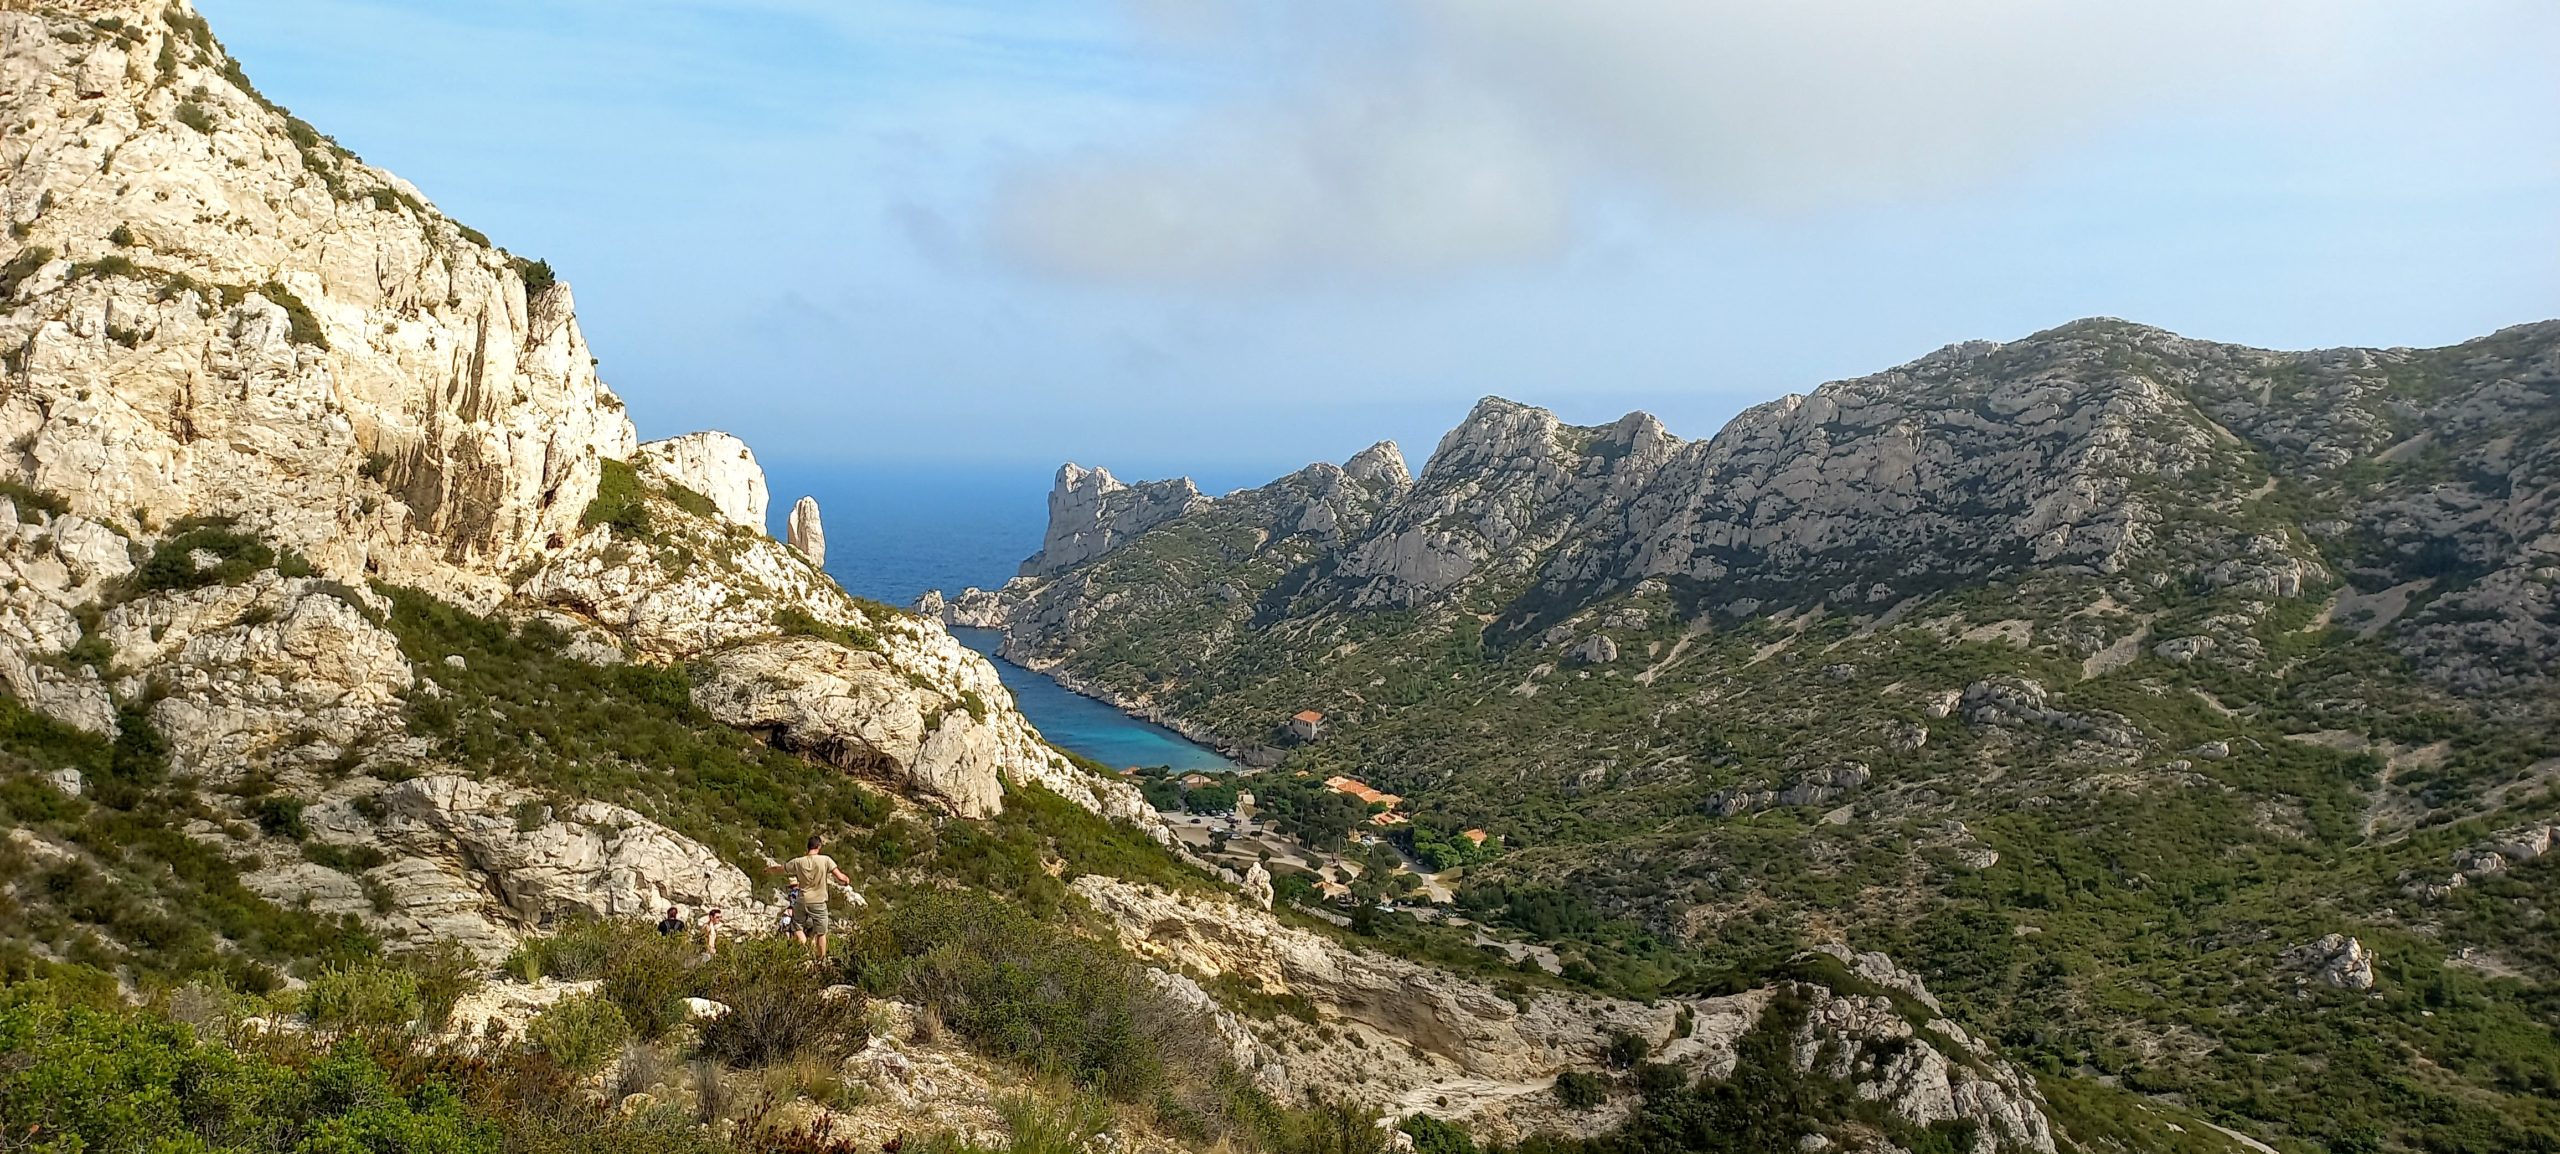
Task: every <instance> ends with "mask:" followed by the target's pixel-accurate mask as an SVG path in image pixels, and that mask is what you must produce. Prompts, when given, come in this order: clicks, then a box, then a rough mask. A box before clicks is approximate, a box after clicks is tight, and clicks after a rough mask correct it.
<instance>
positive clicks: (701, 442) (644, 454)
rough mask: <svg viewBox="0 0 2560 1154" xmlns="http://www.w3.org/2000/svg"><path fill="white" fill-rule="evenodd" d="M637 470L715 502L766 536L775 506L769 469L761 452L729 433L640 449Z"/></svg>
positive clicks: (692, 435) (683, 438)
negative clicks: (769, 508) (759, 458)
mask: <svg viewBox="0 0 2560 1154" xmlns="http://www.w3.org/2000/svg"><path fill="white" fill-rule="evenodd" d="M632 461H633V462H634V463H635V464H639V465H643V466H646V467H648V468H652V469H655V470H657V471H658V472H660V473H661V474H663V475H664V476H666V477H667V478H668V479H669V480H672V481H674V482H676V483H677V484H680V485H683V486H684V487H685V488H688V489H691V490H693V491H694V492H696V493H700V494H702V495H703V496H705V497H709V498H711V503H712V504H713V505H714V506H717V507H718V508H719V510H720V515H721V516H723V517H726V518H728V519H729V520H731V521H734V522H736V523H738V524H740V525H744V526H746V527H747V528H749V529H753V530H755V531H757V532H759V533H761V532H763V531H764V513H765V506H766V505H767V504H768V503H769V502H770V501H771V499H772V498H771V495H770V494H769V493H767V492H766V489H765V483H764V466H762V465H758V464H756V454H755V450H753V449H749V448H748V447H747V443H746V442H745V441H741V440H739V439H737V438H736V437H732V436H730V435H729V434H727V433H719V432H710V433H686V434H685V435H683V436H681V437H669V438H667V439H666V440H663V441H651V442H649V443H648V444H645V445H642V446H640V449H639V451H638V452H637V453H636V454H634V455H633V457H632Z"/></svg>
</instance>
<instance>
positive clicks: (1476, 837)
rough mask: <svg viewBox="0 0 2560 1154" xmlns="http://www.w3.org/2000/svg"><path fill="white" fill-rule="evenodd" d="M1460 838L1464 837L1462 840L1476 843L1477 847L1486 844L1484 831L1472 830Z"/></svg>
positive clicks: (1460, 835)
mask: <svg viewBox="0 0 2560 1154" xmlns="http://www.w3.org/2000/svg"><path fill="white" fill-rule="evenodd" d="M1458 836H1459V837H1462V838H1465V839H1467V840H1468V841H1471V842H1474V843H1476V844H1477V845H1483V844H1484V839H1485V832H1484V831H1483V830H1480V829H1471V830H1468V831H1466V832H1465V833H1462V834H1459V835H1458Z"/></svg>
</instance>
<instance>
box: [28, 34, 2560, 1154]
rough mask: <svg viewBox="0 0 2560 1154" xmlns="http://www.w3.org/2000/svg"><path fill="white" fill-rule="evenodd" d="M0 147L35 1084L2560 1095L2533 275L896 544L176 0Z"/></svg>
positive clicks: (454, 1096) (945, 1130)
mask: <svg viewBox="0 0 2560 1154" xmlns="http://www.w3.org/2000/svg"><path fill="white" fill-rule="evenodd" d="M0 128H5V134H4V135H0V153H5V157H6V162H7V172H8V183H7V187H6V190H5V194H0V195H4V196H5V205H0V207H5V212H6V215H7V219H8V223H9V238H8V239H7V240H6V241H5V242H0V253H5V263H0V350H5V354H6V362H5V373H0V437H5V442H6V449H5V452H0V530H5V532H0V573H5V577H6V582H5V588H6V597H5V599H0V825H5V827H6V831H7V832H6V836H5V839H0V981H5V985H0V1134H5V1135H6V1137H5V1138H0V1145H6V1146H9V1147H10V1148H13V1149H17V1148H23V1149H28V1150H61V1151H70V1150H125V1149H132V1150H141V1149H155V1150H157V1149H167V1150H206V1151H266V1150H275V1151H285V1150H351V1151H352V1150H368V1151H371V1150H382V1151H389V1150H402V1151H410V1150H415V1151H482V1150H488V1151H499V1150H504V1151H569V1150H641V1149H647V1150H652V1151H665V1150H683V1151H706V1152H709V1151H776V1152H786V1151H788V1152H800V1151H847V1152H851V1151H865V1152H867V1151H887V1152H890V1154H895V1152H897V1151H900V1150H905V1149H912V1150H916V1151H923V1150H927V1149H931V1150H936V1151H950V1152H954V1154H957V1152H960V1151H992V1150H1004V1151H1012V1152H1019V1154H1068V1152H1086V1154H1104V1152H1108V1151H1123V1150H1132V1149H1135V1150H1149V1151H1177V1150H1180V1151H1213V1150H1225V1151H1270V1152H1273V1154H1372V1152H1380V1151H1387V1150H1414V1151H1419V1152H1420V1154H1474V1152H1475V1151H1478V1150H1484V1151H1494V1150H1502V1151H1518V1152H1520V1154H1654V1152H1669V1151H1675V1150H1701V1151H1823V1150H1837V1151H1869V1152H1879V1154H1880V1152H1885V1151H1900V1152H1903V1154H1940V1152H1946V1154H1954V1152H1975V1154H1994V1152H2028V1151H2032V1152H2037V1154H2057V1152H2066V1151H2074V1152H2087V1154H2098V1152H2162V1154H2188V1152H2208V1151H2244V1150H2254V1151H2268V1150H2280V1151H2287V1152H2304V1151H2315V1150H2336V1151H2384V1150H2391V1151H2399V1150H2425V1151H2481V1152H2491V1151H2535V1150H2545V1151H2547V1150H2554V1149H2560V945H2555V943H2560V937H2555V936H2554V933H2553V929H2552V926H2551V924H2550V920H2549V912H2550V910H2551V909H2552V907H2553V904H2554V901H2555V894H2556V893H2560V890H2556V889H2555V886H2560V882H2556V881H2555V879H2560V867H2555V866H2554V865H2553V863H2552V861H2551V860H2550V859H2551V858H2552V856H2553V855H2552V853H2551V851H2552V849H2553V840H2554V837H2555V836H2560V682H2555V678H2560V323H2554V322H2544V323H2538V324H2526V325H2521V326H2518V327H2514V328H2509V329H2506V330H2503V331H2500V332H2497V333H2495V334H2492V335H2489V336H2486V337H2482V338H2480V339H2478V340H2475V341H2471V342H2468V343H2465V344H2460V345H2455V346H2451V347H2447V348H2438V349H2331V350H2322V351H2316V352H2275V351H2266V350H2260V349H2253V348H2244V347H2239V346H2235V345H2225V344H2217V343H2212V342H2209V341H2203V340H2195V339H2189V338H2185V337H2181V336H2177V335H2173V334H2171V333H2168V332H2165V331H2162V330H2159V329H2154V328H2148V327H2144V326H2141V325H2137V324H2131V323H2126V322H2122V321H2116V320H2106V319H2093V320H2084V321H2079V322H2074V323H2071V324H2067V325H2063V326H2061V327H2058V328H2054V329H2051V330H2048V331H2045V332H2042V333H2038V334H2035V335H2033V336H2030V337H2026V338H2024V339H2020V340H2016V341H2011V342H2007V343H1991V342H1975V343H1967V344H1961V345H1955V346H1951V347H1948V348H1945V349H1942V350H1940V351H1938V352H1935V353H1931V354H1929V355H1927V356H1925V357H1923V358H1921V359H1919V360H1917V361H1913V362H1911V363H1910V364H1907V365H1903V366H1901V367H1898V368H1893V369H1889V370H1886V371H1883V372H1880V373H1877V374H1875V375H1872V376H1866V377H1861V378H1857V379H1853V380H1844V381H1838V382H1834V383H1830V384H1825V385H1822V386H1821V387H1819V388H1816V389H1814V390H1812V391H1811V392H1809V393H1807V394H1804V395H1801V396H1789V397H1786V398H1784V399H1781V400H1778V401H1774V402H1770V403H1768V404H1764V405H1761V406H1758V407H1756V408H1753V409H1750V410H1749V411H1747V412H1744V413H1743V414H1742V415H1741V416H1739V417H1737V418H1736V419H1734V420H1733V421H1732V422H1731V423H1730V424H1728V425H1726V426H1725V427H1724V428H1723V429H1722V430H1720V431H1717V432H1715V433H1714V434H1713V435H1712V436H1710V437H1708V438H1707V439H1703V440H1684V439H1682V438H1681V437H1679V436H1676V435H1675V434H1674V433H1673V432H1671V431H1670V430H1669V429H1667V428H1665V427H1664V425H1663V424H1662V423H1661V422H1659V421H1656V420H1655V419H1654V418H1652V417H1650V416H1647V415H1645V414H1642V413H1637V414H1631V415H1629V416H1627V417H1626V418H1624V419H1622V420H1619V421H1617V422H1615V423H1612V424H1607V425H1600V426H1588V427H1585V426H1576V425H1571V424H1567V423H1564V422H1563V421H1561V420H1559V419H1558V418H1557V417H1556V416H1555V415H1554V414H1552V413H1550V412H1548V411H1546V410H1544V409H1540V408H1536V407H1533V406H1530V405H1526V404H1520V403H1515V402H1512V401H1508V400H1502V399H1498V398H1488V399H1486V400H1484V401H1483V402H1481V403H1480V404H1478V405H1477V406H1476V407H1475V408H1474V410H1473V411H1472V412H1470V413H1468V414H1466V416H1465V418H1464V420H1463V421H1462V423H1460V424H1459V425H1458V426H1457V427H1455V428H1454V429H1452V430H1450V431H1449V432H1448V433H1447V435H1446V436H1445V437H1444V438H1442V440H1441V441H1440V443H1439V444H1438V446H1437V447H1436V448H1435V449H1434V450H1433V451H1432V452H1431V454H1430V455H1429V457H1428V459H1427V460H1426V461H1425V462H1424V464H1423V465H1422V467H1421V469H1420V470H1419V472H1418V473H1417V472H1416V471H1414V470H1413V469H1412V468H1411V467H1410V466H1409V464H1408V462H1407V460H1406V458H1405V457H1404V455H1403V453H1402V452H1401V451H1400V450H1399V449H1398V447H1397V446H1396V445H1395V444H1393V443H1391V442H1388V443H1381V444H1378V445H1377V446H1375V447H1373V448H1370V449H1368V450H1365V451H1363V452H1361V453H1359V454H1358V455H1356V456H1353V457H1351V458H1350V459H1349V460H1347V461H1345V462H1344V463H1342V464H1340V465H1334V464H1330V463H1319V464H1314V465H1310V466H1308V467H1306V468H1305V469H1303V470H1301V471H1298V472H1296V473H1292V474H1290V475H1288V476H1284V477H1281V478H1279V479H1277V480H1274V481H1272V482H1270V483H1269V484H1267V485H1263V486H1261V487H1258V488H1246V489H1239V490H1237V491H1234V492H1230V493H1226V494H1223V495H1217V496H1211V495H1208V494H1204V493H1202V492H1201V491H1199V489H1197V488H1196V487H1195V486H1194V485H1193V484H1192V483H1191V482H1190V481H1188V480H1179V479H1177V480H1159V481H1146V482H1138V483H1129V482H1124V481H1122V480H1121V479H1119V478H1117V477H1115V476H1114V475H1113V474H1112V473H1110V472H1109V471H1107V470H1105V469H1102V468H1090V469H1088V468H1084V467H1081V466H1079V465H1068V466H1066V467H1065V468H1063V469H1062V470H1061V471H1060V472H1059V473H1058V475H1057V480H1056V486H1055V489H1054V491H1053V492H1052V493H1051V495H1050V497H1049V503H1048V525H1047V531H1046V534H1045V537H1044V539H1043V540H1041V541H1040V542H1039V543H1038V550H1037V552H1036V553H1035V554H1034V555H1032V556H1031V557H1029V558H1028V559H1027V560H1026V561H1025V562H1024V563H1023V565H1022V567H1021V570H1020V574H1019V575H1018V576H1017V577H1015V578H1014V579H1013V580H1011V581H1010V582H1008V583H1005V584H1004V585H1002V587H1001V588H995V589H967V590H942V591H937V592H934V593H931V594H928V595H927V596H926V597H925V598H924V599H923V600H922V601H920V602H918V603H916V604H914V605H912V606H908V607H898V606H892V605H888V604H884V603H882V602H880V601H876V600H869V599H864V598H859V597H856V596H853V595H852V594H850V593H848V592H847V591H846V590H845V589H843V588H842V587H841V586H839V584H838V583H837V582H836V581H835V579H833V578H832V577H830V576H829V574H828V572H827V571H826V569H825V568H824V565H825V563H826V559H827V551H828V548H829V546H828V543H827V541H826V537H825V528H824V524H823V521H822V516H821V510H820V509H819V507H818V504H817V502H816V501H814V500H812V499H809V498H805V497H802V498H799V499H798V500H797V502H796V503H795V504H793V505H791V506H789V510H788V513H787V514H781V516H782V517H783V520H784V523H785V526H786V528H785V529H784V531H783V537H782V539H777V538H776V537H775V535H774V534H773V532H772V531H770V530H769V528H768V525H769V523H770V522H771V520H772V519H773V518H774V517H775V516H776V515H777V509H778V508H779V507H780V506H779V504H778V503H779V501H780V500H781V499H782V498H784V497H786V496H796V495H794V494H788V493H778V492H774V491H773V490H772V489H771V488H770V487H769V485H768V482H767V478H766V474H765V472H764V470H763V469H762V467H761V466H759V464H758V462H757V459H756V456H755V453H754V451H753V450H752V449H750V447H749V446H748V445H746V444H745V443H744V442H742V441H741V440H739V439H738V438H736V437H733V436H730V435H729V434H727V433H723V432H716V431H705V432H697V433H691V434H688V435H683V436H677V437H672V438H669V439H664V440H655V441H649V442H642V441H640V440H639V439H638V435H637V433H636V432H635V427H634V424H633V420H632V417H631V415H630V414H629V413H628V412H627V411H626V409H625V407H624V404H623V402H622V401H621V400H620V399H619V398H618V397H617V396H616V395H615V393H614V392H613V390H612V389H611V388H609V387H608V386H607V385H606V384H605V383H604V381H602V380H601V379H599V377H598V375H597V367H596V366H597V363H598V362H597V360H596V358H595V356H594V355H593V354H592V352H591V350H590V349H589V347H588V345H587V343H586V339H585V337H584V336H583V335H582V333H581V330H580V327H579V321H578V313H577V307H576V301H575V299H574V297H573V295H572V290H571V287H570V285H569V283H568V282H567V281H566V280H565V279H562V278H561V276H560V275H558V274H556V273H555V271H554V270H553V269H552V268H551V266H550V265H548V264H547V263H544V262H541V261H537V260H534V259H530V258H528V257H525V256H521V255H517V254H514V253H511V252H509V251H508V250H506V249H505V248H502V247H499V246H498V244H497V243H495V242H494V241H493V240H492V239H491V238H489V237H487V236H484V235H482V234H481V233H479V232H478V231H476V230H474V229H473V228H471V227H470V226H468V225H466V224H464V223H462V222H460V221H457V220H454V219H452V218H450V217H447V216H446V215H445V214H444V213H443V212H442V211H441V210H439V209H438V208H437V207H436V205H435V203H434V202H433V201H432V200H431V199H430V198H429V196H428V194H427V192H426V191H424V190H421V189H419V188H416V187H413V186H411V185H410V184H408V183H406V182H404V181H403V180H401V179H400V178H398V177H397V176H394V175H392V174H390V173H387V172H384V171H381V170H379V169H377V168H374V167H372V166H369V165H368V164H366V163H364V162H363V161H361V160H360V159H358V158H357V157H356V156H355V155H354V154H353V153H351V152H350V151H348V150H347V149H346V148H343V147H341V146H340V145H339V144H338V143H337V142H336V141H335V140H333V139H332V138H331V137H330V136H328V135H327V134H326V133H325V131H324V130H323V129H322V128H320V127H315V126H314V125H311V124H309V123H306V122H304V121H303V120H301V119H299V118H297V117H295V116H294V115H293V114H291V113H290V112H288V111H287V110H286V109H285V108H283V107H280V106H278V105H277V104H276V103H275V102H273V101H271V100H269V99H268V98H267V97H265V96H263V95H261V94H260V92H259V91H258V90H257V88H255V87H254V86H253V85H252V83H251V81H250V78H249V77H248V76H247V75H246V74H245V70H244V69H243V68H242V67H241V66H240V64H239V63H238V62H237V61H236V60H235V59H233V58H232V57H231V56H230V55H229V54H228V53H227V52H226V50H225V48H224V46H223V44H222V42H221V40H219V39H218V38H217V37H216V36H215V35H214V29H212V28H211V27H210V26H209V25H208V24H207V22H206V21H205V20H204V18H203V17H201V16H200V15H198V14H197V13H196V12H195V10H194V9H193V7H192V6H191V4H189V3H188V2H187V0H176V2H175V3H163V2H161V0H25V2H17V3H10V4H8V5H6V6H0ZM564 271H565V270H564ZM834 547H835V548H836V549H837V550H838V551H839V552H840V553H841V551H843V550H845V549H848V548H855V547H858V542H854V541H850V540H848V539H847V538H846V537H844V536H843V535H842V534H840V535H839V539H838V541H837V542H836V544H835V546H834ZM952 628H968V629H986V630H993V631H995V632H996V633H997V635H999V636H1000V639H1001V651H1002V653H1003V655H1004V656H1005V657H1006V658H1007V659H1009V660H1012V661H1014V662H1017V663H1019V664H1020V665H1021V666H1023V667H1025V668H1027V669H1030V670H1034V671H1037V672H1039V673H1042V674H1044V675H1047V676H1049V677H1052V678H1054V679H1056V680H1057V682H1058V683H1059V684H1060V685H1062V686H1065V687H1067V688H1069V689H1072V690H1074V691H1075V692H1077V693H1081V694H1085V695H1088V696H1090V697H1093V698H1097V699H1099V700H1102V701H1106V702H1108V703H1110V704H1112V705H1113V706H1115V707H1117V708H1120V709H1122V710H1125V711H1127V712H1128V713H1130V714H1131V715H1133V716H1142V717H1145V718H1147V719H1150V720H1152V721H1155V722H1158V723H1161V724H1163V725H1165V726H1167V727H1169V728H1171V729H1172V730H1174V731H1176V732H1179V733H1181V734H1183V735H1184V736H1186V737H1189V738H1191V739H1192V740H1195V741H1198V742H1200V743H1202V744H1204V745H1210V746H1214V747H1215V748H1217V749H1218V750H1220V751H1222V752H1223V753H1224V754H1225V755H1226V757H1227V758H1228V759H1229V760H1230V761H1232V762H1233V764H1232V765H1229V766H1203V767H1199V769H1196V770H1195V769H1191V768H1176V769H1173V770H1166V769H1162V768H1157V767H1146V766H1135V767H1133V766H1124V765H1113V764H1102V763H1099V762H1096V761H1093V760H1090V759H1087V758H1084V757H1081V756H1078V755H1075V754H1071V753H1069V752H1068V751H1066V750H1064V749H1062V748H1059V747H1057V746H1054V745H1052V744H1051V742H1050V740H1049V739H1048V738H1046V737H1044V736H1043V734H1042V733H1041V732H1040V731H1039V729H1038V728H1036V727H1035V725H1034V724H1033V723H1032V722H1031V721H1030V720H1028V719H1026V718H1025V716H1024V715H1023V714H1022V712H1020V711H1019V710H1018V709H1017V705H1016V699H1015V696H1014V695H1013V693H1011V692H1010V691H1009V690H1008V689H1007V688H1006V687H1005V685H1004V684H1003V682H1002V681H1001V680H1000V679H999V677H998V674H997V670H996V668H995V666H994V665H993V664H991V663H990V661H989V660H988V659H987V658H986V657H984V656H982V655H980V654H979V653H978V652H975V651H973V650H972V649H970V648H968V647H967V646H964V645H963V644H961V642H960V641H959V640H957V639H955V638H954V637H953V635H952V634H951V632H950V630H951V629H952ZM1202 770H1205V771H1202ZM813 852H817V853H823V855H825V863H826V864H829V865H831V866H832V867H833V868H834V869H835V870H837V871H841V877H842V878H844V879H849V880H845V881H838V880H834V879H835V875H831V874H830V873H829V871H828V870H827V869H825V868H820V867H813V866H808V865H804V864H800V863H804V862H807V861H809V860H810V859H809V857H808V855H809V854H811V853H813ZM804 875H805V876H804ZM793 884H797V885H799V886H800V889H799V891H798V894H799V896H798V897H796V898H795V897H793V896H791V895H792V893H793V892H794V891H792V890H790V889H787V888H786V887H787V886H790V885H793ZM712 911H717V912H718V914H719V921H718V928H716V929H714V928H712V927H711V926H710V925H709V923H708V921H707V919H708V915H709V914H710V913H711V912H712ZM671 912H672V915H673V916H672V919H671V922H670V924H668V925H665V926H661V925H660V923H661V922H662V920H667V919H668V915H670V913H671ZM786 918H788V919H792V920H791V921H790V922H789V925H790V927H791V929H790V931H789V932H785V931H783V930H782V929H781V927H783V926H784V925H785V924H786V923H785V919H786ZM821 934H822V935H824V937H825V939H826V942H827V950H826V952H825V955H824V959H823V960H818V954H817V952H816V950H815V948H814V947H815V944H816V943H815V941H814V940H812V941H807V942H804V941H801V940H795V935H796V936H797V937H799V938H814V937H815V936H816V935H821Z"/></svg>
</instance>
